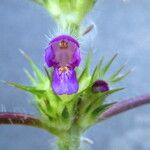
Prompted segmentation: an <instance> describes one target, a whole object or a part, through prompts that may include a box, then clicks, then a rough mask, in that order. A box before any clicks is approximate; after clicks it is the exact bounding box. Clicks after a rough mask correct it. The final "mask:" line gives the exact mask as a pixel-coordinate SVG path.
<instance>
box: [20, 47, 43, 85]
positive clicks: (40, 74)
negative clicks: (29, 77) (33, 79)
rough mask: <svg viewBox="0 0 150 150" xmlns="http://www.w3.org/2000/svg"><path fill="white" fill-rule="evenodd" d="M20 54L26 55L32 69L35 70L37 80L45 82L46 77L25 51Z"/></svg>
mask: <svg viewBox="0 0 150 150" xmlns="http://www.w3.org/2000/svg"><path fill="white" fill-rule="evenodd" d="M20 52H21V53H22V54H23V55H24V57H25V58H26V59H27V61H28V62H29V64H30V65H31V67H32V69H33V70H34V72H35V74H36V76H37V78H38V80H39V81H41V82H44V76H43V74H42V73H41V71H40V70H39V69H38V67H37V66H36V65H35V64H34V63H33V61H32V60H31V58H30V57H29V56H28V55H27V54H26V53H25V52H24V51H23V50H21V49H20Z"/></svg>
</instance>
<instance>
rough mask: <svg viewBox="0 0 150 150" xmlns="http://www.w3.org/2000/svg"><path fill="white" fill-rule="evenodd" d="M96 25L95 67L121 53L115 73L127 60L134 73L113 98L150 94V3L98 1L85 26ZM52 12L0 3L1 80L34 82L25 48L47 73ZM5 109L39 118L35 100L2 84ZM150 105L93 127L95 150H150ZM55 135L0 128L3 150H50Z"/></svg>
mask: <svg viewBox="0 0 150 150" xmlns="http://www.w3.org/2000/svg"><path fill="white" fill-rule="evenodd" d="M91 22H94V23H95V25H96V28H95V30H94V31H93V32H92V33H91V34H89V35H88V36H87V37H86V39H85V41H86V42H87V43H86V42H85V44H84V46H83V51H84V52H86V51H87V47H89V46H90V47H92V48H93V49H94V51H93V52H94V57H95V59H94V61H93V65H94V64H95V63H97V61H98V60H99V58H100V56H102V55H104V56H105V58H106V60H108V59H109V58H110V57H111V56H112V55H113V54H115V53H116V52H118V53H119V57H118V58H117V60H116V61H115V63H114V65H113V67H112V69H111V71H110V72H109V73H112V72H113V71H115V70H116V69H117V67H119V66H120V65H121V64H123V63H125V62H127V67H126V70H129V69H130V68H131V69H132V68H134V71H133V72H132V73H131V74H130V75H129V76H128V77H127V78H126V79H125V80H123V81H122V82H121V83H119V84H118V85H115V87H126V89H125V90H124V91H122V92H120V93H118V94H115V95H114V96H113V97H111V98H110V100H111V101H116V100H118V101H120V100H123V99H127V98H129V97H132V96H136V95H140V94H145V93H149V92H150V69H149V67H150V1H149V0H126V1H125V0H124V1H123V0H98V1H97V3H96V5H95V7H94V9H93V10H92V11H91V12H90V14H89V15H88V16H87V17H86V19H85V22H84V23H83V24H84V25H88V24H90V23H91ZM55 28H56V27H55V23H54V22H53V20H52V18H50V17H49V15H48V14H47V12H46V11H45V10H44V9H43V8H41V7H40V6H38V5H36V4H34V3H32V2H31V1H30V0H0V80H5V81H15V82H18V83H23V84H28V79H27V78H26V76H25V74H24V72H23V68H27V69H29V70H30V71H31V68H30V66H29V64H28V63H27V61H26V60H25V59H24V57H23V56H22V55H21V54H20V52H19V50H18V49H19V48H22V49H23V50H24V51H26V52H27V53H28V54H29V55H30V56H31V57H32V58H33V60H34V61H35V62H36V64H37V65H38V66H39V67H40V68H41V69H42V66H43V62H44V61H43V51H44V48H45V46H46V44H47V40H46V38H45V34H48V31H52V32H53V31H54V30H55ZM0 111H13V112H24V113H30V114H34V115H37V112H36V110H35V108H34V105H33V102H32V100H31V97H30V96H29V95H28V94H27V93H24V92H22V91H19V90H17V89H14V88H11V87H7V86H6V85H4V84H2V83H1V84H0ZM149 113H150V106H149V105H147V106H143V107H141V108H138V109H135V110H131V111H129V112H126V113H124V114H121V115H118V116H117V117H114V118H111V119H109V120H107V121H105V122H103V123H101V124H98V125H96V126H94V127H93V128H91V129H90V130H89V131H88V132H87V133H86V134H85V136H87V137H89V138H90V139H92V140H93V141H94V144H93V145H91V146H88V145H87V147H88V148H86V149H92V150H100V149H101V150H120V149H122V150H149V149H150V115H149ZM53 142H54V138H53V136H51V135H49V134H48V133H47V132H45V131H43V130H40V129H35V128H31V127H22V126H0V150H20V149H21V150H50V149H51V148H50V145H51V144H52V143H53Z"/></svg>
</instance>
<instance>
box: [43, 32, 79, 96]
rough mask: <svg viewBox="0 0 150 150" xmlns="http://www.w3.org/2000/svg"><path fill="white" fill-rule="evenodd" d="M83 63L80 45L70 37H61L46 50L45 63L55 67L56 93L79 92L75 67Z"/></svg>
mask: <svg viewBox="0 0 150 150" xmlns="http://www.w3.org/2000/svg"><path fill="white" fill-rule="evenodd" d="M80 61H81V57H80V48H79V43H78V42H77V40H75V39H74V38H73V37H71V36H69V35H60V36H58V37H56V38H54V39H53V40H51V41H50V43H49V46H48V47H47V48H46V49H45V62H46V63H47V65H48V67H53V68H54V70H53V73H52V89H53V91H54V92H55V93H57V94H59V95H62V94H73V93H75V92H77V91H78V89H79V84H78V81H77V78H76V72H75V70H74V69H75V67H77V66H79V64H80Z"/></svg>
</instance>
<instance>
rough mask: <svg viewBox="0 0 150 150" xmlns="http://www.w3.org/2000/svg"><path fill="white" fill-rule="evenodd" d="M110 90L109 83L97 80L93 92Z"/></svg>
mask: <svg viewBox="0 0 150 150" xmlns="http://www.w3.org/2000/svg"><path fill="white" fill-rule="evenodd" d="M108 90H109V86H108V83H107V82H106V81H104V80H97V81H95V82H94V84H93V86H92V91H93V92H96V93H97V92H106V91H108Z"/></svg>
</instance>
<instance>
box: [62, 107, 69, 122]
mask: <svg viewBox="0 0 150 150" xmlns="http://www.w3.org/2000/svg"><path fill="white" fill-rule="evenodd" d="M62 117H63V118H64V119H68V118H69V112H68V109H67V107H66V106H65V107H64V109H63V111H62Z"/></svg>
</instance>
